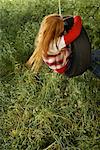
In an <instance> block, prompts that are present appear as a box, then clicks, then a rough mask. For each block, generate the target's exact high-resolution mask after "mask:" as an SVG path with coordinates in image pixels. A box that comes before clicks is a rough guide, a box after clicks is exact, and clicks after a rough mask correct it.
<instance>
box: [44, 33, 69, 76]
mask: <svg viewBox="0 0 100 150" xmlns="http://www.w3.org/2000/svg"><path fill="white" fill-rule="evenodd" d="M52 49H53V50H52ZM70 54H71V48H70V47H69V48H67V47H66V44H65V42H64V36H62V37H61V39H59V41H58V42H57V46H56V44H55V43H53V44H51V45H50V48H49V51H48V55H47V57H46V58H45V57H43V60H44V62H45V63H46V64H47V65H48V66H49V68H51V69H53V70H54V71H55V72H58V73H63V72H65V70H66V69H67V66H68V62H69V56H70Z"/></svg>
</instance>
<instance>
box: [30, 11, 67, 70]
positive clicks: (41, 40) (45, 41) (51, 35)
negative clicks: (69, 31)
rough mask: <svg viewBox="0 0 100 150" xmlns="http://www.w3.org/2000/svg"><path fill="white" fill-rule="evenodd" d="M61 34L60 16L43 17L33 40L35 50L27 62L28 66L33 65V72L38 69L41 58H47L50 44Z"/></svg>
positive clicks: (61, 23) (62, 24) (62, 28)
mask: <svg viewBox="0 0 100 150" xmlns="http://www.w3.org/2000/svg"><path fill="white" fill-rule="evenodd" d="M63 32H64V22H63V18H62V17H61V16H60V15H58V14H50V15H48V16H45V17H44V19H43V21H42V23H41V26H40V29H39V32H38V35H37V38H36V40H35V46H36V49H35V51H34V52H33V54H32V56H31V57H30V59H29V61H28V62H27V63H28V64H29V65H32V64H33V67H32V69H34V70H35V71H36V70H38V69H39V67H40V64H41V60H42V56H47V52H48V50H49V45H50V43H51V42H53V41H55V42H57V40H58V38H59V37H60V36H61V35H62V33H63ZM36 68H37V69H36Z"/></svg>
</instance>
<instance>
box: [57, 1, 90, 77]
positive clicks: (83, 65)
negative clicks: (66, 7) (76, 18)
mask: <svg viewBox="0 0 100 150" xmlns="http://www.w3.org/2000/svg"><path fill="white" fill-rule="evenodd" d="M58 4H59V15H61V4H60V0H58ZM61 16H62V15H61ZM65 18H66V17H65ZM68 18H70V16H69V17H68ZM63 19H64V17H63ZM65 20H66V19H65ZM71 22H72V24H73V20H72V21H71ZM72 24H70V27H71V26H72ZM68 28H69V26H67V25H65V30H66V31H67V30H68ZM69 29H70V28H69ZM71 50H72V58H71V66H70V69H69V71H68V72H66V75H67V76H68V77H75V76H78V75H82V74H83V73H84V72H85V71H86V70H87V69H88V68H89V66H90V63H91V44H90V42H89V38H88V34H87V32H86V30H85V29H84V27H83V26H82V30H81V33H80V35H79V36H78V38H77V39H76V40H74V41H73V42H72V43H71Z"/></svg>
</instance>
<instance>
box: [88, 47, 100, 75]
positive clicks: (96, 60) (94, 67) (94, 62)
mask: <svg viewBox="0 0 100 150" xmlns="http://www.w3.org/2000/svg"><path fill="white" fill-rule="evenodd" d="M90 71H91V72H92V73H93V74H95V75H96V76H97V77H99V78H100V49H97V50H94V51H92V52H91V65H90Z"/></svg>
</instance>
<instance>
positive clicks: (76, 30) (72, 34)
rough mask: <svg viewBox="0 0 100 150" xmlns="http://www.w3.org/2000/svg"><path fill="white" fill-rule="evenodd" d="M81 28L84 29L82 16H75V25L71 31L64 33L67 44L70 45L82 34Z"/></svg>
mask: <svg viewBox="0 0 100 150" xmlns="http://www.w3.org/2000/svg"><path fill="white" fill-rule="evenodd" d="M81 29H82V20H81V17H80V16H75V17H74V25H73V26H72V28H71V29H70V30H69V32H68V33H66V34H65V35H64V40H65V43H66V45H69V44H70V43H71V42H73V41H74V40H75V39H76V38H77V37H78V36H79V35H80V32H81Z"/></svg>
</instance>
